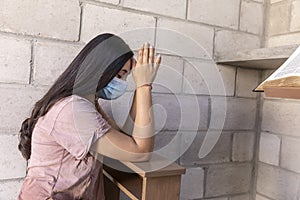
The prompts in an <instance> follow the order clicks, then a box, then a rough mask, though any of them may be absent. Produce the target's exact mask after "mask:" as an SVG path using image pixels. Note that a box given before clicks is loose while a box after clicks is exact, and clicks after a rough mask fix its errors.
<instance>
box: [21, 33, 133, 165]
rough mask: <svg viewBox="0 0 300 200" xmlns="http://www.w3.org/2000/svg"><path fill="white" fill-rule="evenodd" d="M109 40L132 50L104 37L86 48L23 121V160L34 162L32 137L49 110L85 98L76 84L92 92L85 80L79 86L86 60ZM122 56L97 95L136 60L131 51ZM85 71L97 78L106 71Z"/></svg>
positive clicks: (112, 65) (102, 80)
mask: <svg viewBox="0 0 300 200" xmlns="http://www.w3.org/2000/svg"><path fill="white" fill-rule="evenodd" d="M108 38H110V39H111V38H116V40H114V41H117V43H118V44H120V46H122V47H124V46H126V47H128V45H127V44H126V43H125V42H124V41H123V40H122V39H121V38H120V37H118V36H116V35H114V34H111V33H104V34H100V35H98V36H96V37H95V38H93V39H92V40H91V41H89V42H88V43H87V44H86V45H85V46H84V47H83V49H82V50H81V51H80V52H79V54H78V55H77V56H76V57H75V58H74V60H73V61H72V62H71V63H70V65H69V66H68V67H67V69H66V70H65V71H64V72H63V73H62V74H61V75H60V76H59V77H58V78H57V80H56V81H55V82H54V84H53V85H52V86H51V88H50V89H49V90H48V92H47V93H46V94H45V95H44V96H43V97H42V98H41V99H40V100H39V101H37V102H36V103H35V105H34V107H33V109H32V112H31V116H30V117H29V118H27V119H25V120H24V121H23V123H22V125H21V129H20V134H19V145H18V149H19V151H21V153H22V156H23V157H24V158H25V159H26V160H29V159H30V155H31V137H32V132H33V129H34V126H35V124H36V122H37V121H38V119H39V118H40V117H42V116H44V115H45V114H46V113H47V112H48V111H49V109H50V108H51V107H52V106H53V105H54V104H55V103H56V102H58V101H59V100H61V99H63V98H65V97H68V96H70V95H72V94H74V93H75V94H77V95H79V96H83V95H84V94H83V93H80V92H79V91H78V92H76V90H74V86H75V84H76V85H77V86H78V85H79V86H81V87H82V88H89V86H90V84H91V83H90V82H88V81H87V80H86V79H83V80H82V81H81V82H80V81H79V82H78V76H79V75H80V73H81V71H80V70H82V71H84V70H85V71H86V69H83V66H82V63H84V62H85V61H86V60H85V58H87V59H89V57H88V55H89V54H90V53H91V52H92V50H94V51H95V49H96V47H97V48H98V47H99V46H97V45H99V44H100V43H102V42H103V41H105V40H107V39H108ZM115 43H116V42H115ZM100 48H101V47H100ZM110 48H111V51H118V49H117V48H116V47H110ZM128 49H129V47H128ZM101 52H106V50H101ZM103 54H104V53H103ZM120 55H121V56H119V57H117V58H116V59H114V60H113V61H112V62H110V64H109V65H108V66H106V68H105V70H104V72H103V73H102V76H101V77H97V81H98V84H97V86H95V87H94V88H96V91H98V90H100V89H102V88H103V87H105V86H106V85H107V84H108V83H109V82H110V81H111V80H112V79H113V78H114V77H115V76H116V74H117V73H118V72H119V71H120V70H121V68H122V67H123V65H124V64H125V63H126V62H127V61H128V59H130V58H131V57H132V56H133V52H132V51H131V50H130V49H129V50H128V51H126V53H124V54H120ZM105 56H106V55H105ZM98 57H99V55H98ZM100 57H101V56H100ZM104 59H106V58H104ZM84 67H85V68H90V69H88V70H89V71H90V72H91V73H94V74H97V73H95V72H96V70H100V68H101V67H102V68H103V66H92V67H91V66H90V65H86V66H84ZM94 84H95V83H94ZM96 91H95V90H91V91H86V90H85V93H86V94H93V93H92V92H94V93H95V92H96Z"/></svg>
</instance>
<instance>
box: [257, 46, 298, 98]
mask: <svg viewBox="0 0 300 200" xmlns="http://www.w3.org/2000/svg"><path fill="white" fill-rule="evenodd" d="M253 91H254V92H265V95H266V97H278V98H292V99H300V46H299V47H298V48H297V49H296V51H294V53H293V54H292V55H291V56H290V57H289V58H288V59H287V60H286V61H285V62H284V63H283V64H282V65H281V66H280V67H279V68H278V69H277V70H276V71H275V72H273V73H272V74H271V75H270V76H269V77H268V78H267V79H266V80H264V81H263V82H262V83H261V84H259V85H258V86H257V87H256V88H255V89H254V90H253Z"/></svg>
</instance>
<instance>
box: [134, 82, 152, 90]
mask: <svg viewBox="0 0 300 200" xmlns="http://www.w3.org/2000/svg"><path fill="white" fill-rule="evenodd" d="M139 88H148V89H150V90H152V84H151V83H147V84H144V85H140V86H138V87H136V89H139Z"/></svg>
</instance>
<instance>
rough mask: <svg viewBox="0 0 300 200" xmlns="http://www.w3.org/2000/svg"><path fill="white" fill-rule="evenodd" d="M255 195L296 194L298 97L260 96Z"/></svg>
mask: <svg viewBox="0 0 300 200" xmlns="http://www.w3.org/2000/svg"><path fill="white" fill-rule="evenodd" d="M261 110H262V119H261V122H262V124H261V134H260V142H259V147H258V148H259V157H258V163H257V164H258V170H257V188H256V191H257V196H256V199H258V200H260V199H272V200H273V199H276V200H277V199H278V200H281V199H286V200H288V199H299V198H300V189H299V188H300V170H299V169H300V168H299V167H300V161H299V160H300V154H299V150H300V149H299V146H300V133H299V128H300V127H299V119H298V118H299V112H300V101H299V100H291V99H279V98H266V97H265V96H264V95H263V96H262V108H261Z"/></svg>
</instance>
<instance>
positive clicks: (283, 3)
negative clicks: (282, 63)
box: [265, 0, 300, 47]
mask: <svg viewBox="0 0 300 200" xmlns="http://www.w3.org/2000/svg"><path fill="white" fill-rule="evenodd" d="M266 8H267V12H266V13H267V17H266V34H265V38H266V44H265V45H266V46H268V47H273V46H283V45H291V44H300V23H299V21H300V2H299V1H298V0H268V1H267V2H266Z"/></svg>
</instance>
